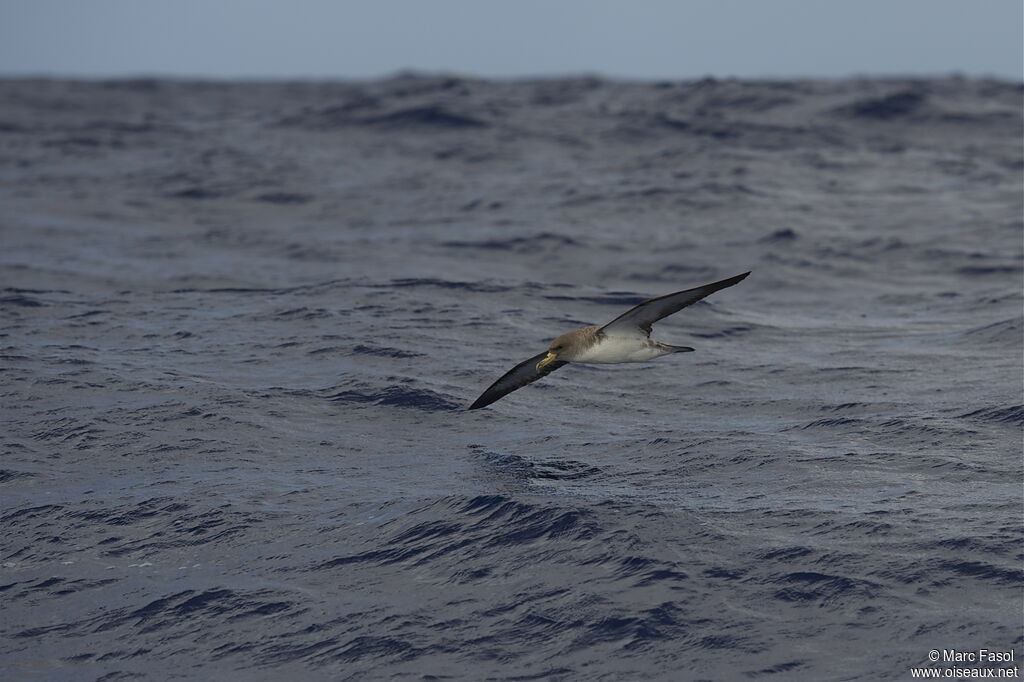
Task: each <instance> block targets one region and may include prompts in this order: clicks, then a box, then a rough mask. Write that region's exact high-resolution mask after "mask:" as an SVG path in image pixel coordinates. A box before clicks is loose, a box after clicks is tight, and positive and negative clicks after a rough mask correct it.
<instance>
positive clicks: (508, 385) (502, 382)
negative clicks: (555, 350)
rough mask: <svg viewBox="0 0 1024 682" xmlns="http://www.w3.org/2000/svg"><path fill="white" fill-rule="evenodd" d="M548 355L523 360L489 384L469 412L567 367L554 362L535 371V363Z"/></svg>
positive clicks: (543, 354) (561, 362) (544, 353)
mask: <svg viewBox="0 0 1024 682" xmlns="http://www.w3.org/2000/svg"><path fill="white" fill-rule="evenodd" d="M547 355H548V352H547V351H544V352H543V353H540V354H538V355H534V356H533V357H532V358H530V359H529V360H524V361H523V362H520V363H519V364H518V365H516V366H515V367H513V368H512V369H510V370H509V371H508V372H506V373H505V375H504V376H503V377H501V378H500V379H498V380H497V381H495V382H494V383H493V384H491V386H490V388H488V389H487V390H486V391H484V392H483V394H482V395H481V396H480V397H479V398H477V399H476V402H474V403H473V404H472V405H470V406H469V409H471V410H478V409H480V408H481V407H487V406H488V405H490V404H491V403H493V402H494V401H496V400H501V399H502V398H504V397H505V396H507V395H508V394H509V393H511V392H512V391H515V390H517V389H520V388H522V387H523V386H526V385H527V384H532V383H533V382H534V381H537V379H541V378H543V377H546V376H547V375H549V374H551V373H552V372H554V371H555V370H556V369H558V368H559V367H561V366H562V365H568V364H569V363H568V362H563V361H561V360H555V361H553V362H549V363H548V364H546V365H544V366H543V367H541V368H540V369H537V363H538V362H540V361H541V360H543V359H544V358H546V357H547Z"/></svg>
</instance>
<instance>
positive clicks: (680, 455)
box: [0, 75, 1024, 681]
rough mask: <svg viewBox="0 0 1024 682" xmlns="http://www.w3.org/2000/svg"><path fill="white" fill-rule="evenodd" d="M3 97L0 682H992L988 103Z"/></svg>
mask: <svg viewBox="0 0 1024 682" xmlns="http://www.w3.org/2000/svg"><path fill="white" fill-rule="evenodd" d="M0 92H2V94H3V96H2V97H0V102H3V104H0V145H2V146H0V148H2V149H3V150H4V155H3V156H4V157H5V158H4V160H3V161H2V162H0V173H2V174H0V177H2V178H3V182H2V183H0V197H2V199H3V200H2V202H0V239H2V244H3V248H2V249H0V252H2V253H0V272H2V273H3V282H2V285H3V292H2V297H0V313H2V315H3V327H2V330H0V342H2V343H0V347H2V349H3V350H2V354H3V362H2V365H0V369H2V372H0V388H2V396H3V432H2V446H3V449H2V452H3V457H2V463H0V519H2V528H3V540H2V545H0V555H2V558H0V595H2V598H3V610H2V616H0V633H2V648H0V669H2V670H3V674H2V677H3V678H4V679H6V680H19V681H20V680H25V681H27V680H122V679H123V680H130V679H146V680H151V679H152V680H158V679H166V680H177V679H188V680H199V679H203V680H213V679H216V680H280V679H287V678H292V679H300V680H353V681H357V680H444V679H451V680H553V681H568V680H588V681H591V680H609V681H610V680H825V679H829V680H832V679H834V680H903V679H910V674H911V673H910V670H911V668H914V667H918V666H923V667H931V666H942V665H947V666H948V665H950V664H941V663H933V662H930V661H929V658H928V654H929V652H930V651H931V650H940V651H941V650H957V651H977V650H979V649H988V650H993V651H1001V652H1006V651H1010V652H1014V656H1015V658H1014V661H1015V662H1013V663H999V664H995V665H991V666H989V667H995V668H1009V667H1012V666H1013V665H1019V661H1020V660H1021V657H1022V656H1024V638H1022V623H1021V613H1022V611H1021V609H1022V594H1024V591H1022V587H1024V570H1022V562H1024V550H1022V547H1024V545H1022V535H1024V533H1022V509H1024V508H1022V480H1024V474H1022V449H1021V447H1022V427H1024V397H1022V380H1024V378H1022V349H1024V322H1022V308H1021V305H1022V259H1024V249H1022V220H1021V215H1022V213H1021V212H1022V190H1021V181H1022V169H1024V163H1022V138H1021V125H1020V120H1021V118H1020V115H1021V95H1022V89H1021V86H1020V84H1016V83H1005V82H999V81H984V80H966V79H955V78H951V79H933V80H903V81H897V80H869V79H864V80H849V81H833V82H830V81H820V82H813V81H791V82H740V81H714V80H705V81H700V82H679V83H676V82H672V83H670V82H664V83H627V82H615V81H605V80H600V79H594V78H578V79H562V80H551V81H516V82H502V81H494V82H491V81H478V80H469V79H454V78H442V77H432V76H416V75H404V76H400V77H396V78H392V79H386V80H381V81H372V82H352V83H246V84H232V83H198V82H174V81H148V80H140V81H113V82H74V81H45V80H8V81H3V82H0ZM746 270H752V271H753V273H752V274H751V275H750V277H748V278H747V279H746V280H745V281H743V282H742V283H740V284H739V285H737V286H735V287H732V288H729V289H726V290H723V291H720V292H718V293H716V294H714V295H713V296H711V297H710V298H708V299H707V300H706V301H704V302H701V303H698V304H696V305H694V306H692V307H690V308H687V309H685V310H683V311H682V312H680V313H679V314H677V315H675V316H673V317H670V318H668V319H665V320H663V321H662V322H660V323H658V325H657V326H656V327H655V334H654V337H655V338H657V339H660V340H663V341H665V342H668V343H675V344H681V345H689V346H693V347H694V348H696V352H694V353H687V354H681V355H675V356H667V357H664V358H660V359H658V360H656V361H653V362H651V363H646V364H635V365H623V366H594V365H574V364H570V365H568V366H566V367H564V368H562V369H560V370H558V371H557V372H555V373H553V374H551V375H550V376H548V377H547V378H545V379H544V380H542V381H540V382H537V383H535V384H532V385H530V386H527V387H525V388H523V389H521V390H519V391H516V392H514V393H512V394H510V395H509V396H507V397H505V398H503V399H502V400H500V401H499V402H497V403H495V404H493V405H492V406H490V407H488V408H485V409H482V410H477V411H473V412H468V411H466V409H465V408H466V407H467V406H468V405H469V404H470V403H471V402H472V401H473V400H474V399H475V398H476V397H477V396H478V395H479V394H480V393H481V392H482V391H483V390H484V389H485V388H486V387H487V386H488V385H489V384H490V383H491V382H492V381H493V380H494V379H496V378H497V377H498V376H500V375H501V374H502V373H503V372H504V371H506V370H507V369H509V368H510V367H512V366H513V365H514V364H516V363H518V362H519V361H521V360H523V359H525V358H527V357H529V356H531V355H533V354H536V353H538V352H540V351H542V350H544V349H545V348H546V345H547V342H548V341H549V340H550V339H551V338H553V337H554V336H557V335H558V334H560V333H562V332H564V331H567V330H569V329H572V328H575V327H577V326H580V325H583V324H591V323H604V322H607V321H610V320H611V319H612V318H614V317H615V316H617V315H618V314H620V313H621V312H623V311H624V310H626V309H628V308H629V307H630V306H632V305H635V304H636V303H639V302H640V301H642V300H644V299H646V298H649V297H652V296H657V295H661V294H665V293H669V292H671V291H676V290H680V289H685V288H689V287H692V286H697V285H700V284H704V283H706V282H710V281H713V280H715V279H720V278H723V277H727V276H731V275H734V274H737V273H740V272H744V271H746ZM967 667H971V666H967ZM974 667H978V666H977V665H975V666H974Z"/></svg>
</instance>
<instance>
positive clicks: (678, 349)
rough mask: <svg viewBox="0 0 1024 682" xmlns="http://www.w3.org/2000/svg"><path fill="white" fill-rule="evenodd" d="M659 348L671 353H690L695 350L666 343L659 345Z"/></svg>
mask: <svg viewBox="0 0 1024 682" xmlns="http://www.w3.org/2000/svg"><path fill="white" fill-rule="evenodd" d="M661 347H662V348H664V349H665V350H667V351H669V352H671V353H692V352H693V351H694V350H695V349H693V348H690V347H689V346H670V345H668V344H667V343H663V344H661Z"/></svg>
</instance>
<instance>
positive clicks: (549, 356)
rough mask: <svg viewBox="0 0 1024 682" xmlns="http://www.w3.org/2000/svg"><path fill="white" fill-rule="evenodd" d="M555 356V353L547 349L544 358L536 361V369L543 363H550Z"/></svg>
mask: <svg viewBox="0 0 1024 682" xmlns="http://www.w3.org/2000/svg"><path fill="white" fill-rule="evenodd" d="M557 357H558V356H557V355H555V354H554V353H552V352H551V351H548V356H547V357H546V358H544V359H543V360H541V361H540V362H538V363H537V369H540V368H541V367H543V366H544V365H547V364H549V363H551V362H552V361H553V360H554V359H555V358H557Z"/></svg>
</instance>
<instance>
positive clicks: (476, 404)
mask: <svg viewBox="0 0 1024 682" xmlns="http://www.w3.org/2000/svg"><path fill="white" fill-rule="evenodd" d="M493 402H494V401H493V400H484V397H483V396H480V397H479V398H477V399H476V400H474V401H473V404H472V405H470V406H469V407H467V408H466V409H467V410H479V409H480V408H481V407H487V406H488V405H490V404H491V403H493Z"/></svg>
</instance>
